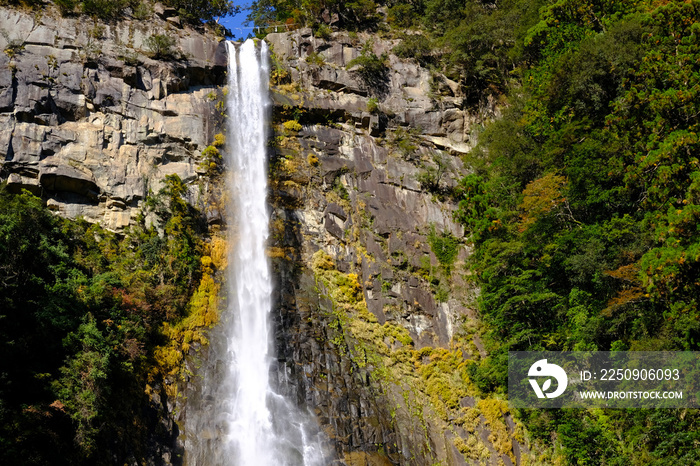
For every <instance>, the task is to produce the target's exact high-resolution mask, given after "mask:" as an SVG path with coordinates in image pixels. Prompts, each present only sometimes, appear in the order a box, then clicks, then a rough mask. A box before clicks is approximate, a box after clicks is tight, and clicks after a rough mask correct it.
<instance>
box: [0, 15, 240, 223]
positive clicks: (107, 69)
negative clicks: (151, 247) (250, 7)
mask: <svg viewBox="0 0 700 466" xmlns="http://www.w3.org/2000/svg"><path fill="white" fill-rule="evenodd" d="M160 13H161V14H160V15H154V16H153V18H152V19H151V20H149V21H148V22H146V21H135V20H134V21H131V20H124V21H120V22H119V23H115V24H105V23H102V22H96V21H93V20H92V19H89V18H85V17H79V18H63V17H61V16H60V15H59V14H58V11H57V10H52V9H50V8H49V9H47V10H44V11H41V12H35V13H33V14H32V13H26V12H22V11H17V10H13V9H8V8H2V9H0V48H1V49H2V50H4V51H5V53H3V54H0V125H1V126H2V132H1V134H0V167H1V171H0V178H2V179H3V180H7V183H8V186H9V187H10V189H13V190H16V191H19V190H21V189H28V190H29V191H31V192H33V193H35V194H40V195H43V196H44V197H45V198H47V200H48V205H49V207H50V208H51V209H53V210H54V211H56V212H57V213H59V214H60V215H62V216H66V217H70V218H75V217H77V216H83V217H85V218H86V219H87V220H89V221H91V222H99V223H101V224H102V225H103V226H105V227H107V228H110V229H112V230H121V229H122V228H123V227H125V226H127V225H128V224H129V223H130V220H131V219H132V218H133V217H134V216H135V215H136V214H137V213H138V211H139V207H140V205H141V203H142V201H143V199H144V198H145V196H146V194H147V193H148V191H149V190H152V191H154V192H157V191H158V189H159V188H160V182H161V180H162V179H163V178H164V177H165V176H166V175H169V174H177V175H179V176H180V178H182V179H183V180H185V181H187V182H189V183H192V182H195V181H198V179H199V178H200V174H201V173H198V159H199V158H200V157H201V151H202V149H204V148H205V147H206V145H207V142H208V141H210V140H211V137H212V135H213V133H214V120H215V118H214V117H213V116H214V115H217V112H216V110H215V108H214V106H215V104H216V102H215V100H216V99H217V94H216V92H217V88H216V86H217V85H220V84H222V83H223V82H224V80H225V76H224V75H225V69H226V68H225V67H226V55H225V50H224V47H223V44H222V43H221V42H220V41H219V40H218V39H217V38H215V37H213V36H212V35H211V34H209V35H205V34H202V33H200V32H198V31H195V30H192V29H189V28H182V27H180V26H179V24H178V20H177V18H175V13H174V12H172V11H166V10H162V9H161V10H160ZM167 18H169V20H166V19H167ZM162 34H167V36H169V37H172V38H174V39H175V42H174V45H173V46H172V48H171V51H172V55H173V57H176V58H177V59H168V60H157V59H152V58H151V56H153V53H152V50H151V48H152V47H149V39H150V38H151V37H153V36H158V35H162ZM195 195H196V190H194V189H193V190H192V196H191V197H192V199H191V201H192V202H193V203H195V202H196V197H195Z"/></svg>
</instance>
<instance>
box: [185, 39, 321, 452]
mask: <svg viewBox="0 0 700 466" xmlns="http://www.w3.org/2000/svg"><path fill="white" fill-rule="evenodd" d="M227 47H228V52H229V67H228V95H227V102H226V104H227V105H226V107H227V110H226V112H227V114H228V126H227V148H228V149H227V150H226V151H225V157H226V162H227V166H228V178H227V187H228V190H229V195H230V199H229V200H228V201H227V216H228V218H229V227H228V229H229V237H230V242H231V248H230V249H231V250H230V253H229V258H228V267H227V277H226V278H227V284H228V289H227V296H228V298H227V305H226V310H225V311H224V312H222V318H221V322H220V323H219V325H218V326H217V327H216V328H215V329H214V330H213V331H212V335H211V338H210V348H209V350H208V351H209V357H208V361H207V362H206V364H205V366H204V367H202V368H201V370H200V371H198V372H199V374H198V375H200V376H201V378H202V379H201V381H200V382H199V384H200V388H199V389H198V390H196V391H193V393H192V395H191V397H192V400H190V396H189V395H188V399H187V402H186V410H187V414H186V416H185V422H184V428H185V459H186V464H188V465H190V466H192V465H198V466H205V465H206V466H210V465H222V466H224V465H231V466H267V465H270V466H285V465H288V466H297V465H303V466H320V465H322V464H325V462H324V458H323V454H322V447H321V441H320V440H319V439H320V435H321V434H320V433H319V428H318V424H317V423H316V421H315V420H314V419H313V417H312V416H311V415H310V414H309V413H308V412H305V411H303V410H301V409H300V408H299V407H298V406H297V405H296V404H295V403H294V402H292V401H290V400H287V399H286V398H285V397H284V396H282V395H280V394H279V393H278V392H277V391H276V389H277V387H274V386H271V383H270V382H271V381H270V370H271V363H272V362H273V357H274V354H273V345H272V342H271V338H270V334H271V328H270V321H269V320H270V319H269V314H270V311H271V307H272V302H271V301H272V299H271V295H272V276H271V272H270V266H269V264H268V259H267V257H266V255H265V248H266V243H267V238H268V234H269V227H268V223H269V213H268V209H267V127H268V118H267V115H268V113H269V111H270V108H269V107H270V102H269V97H268V94H269V92H268V79H269V78H268V75H269V66H268V51H267V46H266V44H265V43H264V42H260V45H259V46H256V42H255V41H253V40H247V41H246V42H245V43H243V44H242V45H240V46H236V45H235V44H234V43H232V42H228V43H227Z"/></svg>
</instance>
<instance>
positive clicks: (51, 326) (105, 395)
mask: <svg viewBox="0 0 700 466" xmlns="http://www.w3.org/2000/svg"><path fill="white" fill-rule="evenodd" d="M184 189H185V188H184V185H183V183H182V181H181V180H180V179H179V178H178V177H177V175H174V176H170V177H168V179H167V181H166V185H165V187H164V188H163V189H162V190H161V191H160V192H159V193H158V194H154V195H153V196H151V197H149V198H148V200H147V201H146V204H147V207H146V209H145V211H144V212H145V213H148V212H151V213H152V215H154V216H155V217H156V218H157V219H158V224H159V225H160V226H161V228H162V230H161V231H160V232H159V231H158V230H157V229H156V228H155V227H154V226H152V225H150V224H149V226H148V227H146V222H145V219H144V218H143V217H142V218H141V219H140V220H139V222H138V223H137V225H135V226H134V227H132V228H130V229H129V230H127V231H126V232H125V233H124V234H122V235H116V234H114V233H111V232H109V231H107V230H104V229H102V228H101V227H100V226H99V225H91V224H89V223H87V222H85V221H84V220H80V221H71V220H63V219H60V218H59V217H56V216H55V215H54V214H52V213H51V212H50V211H49V210H48V209H46V207H45V206H44V205H43V202H42V200H41V199H40V198H37V197H35V196H33V195H32V194H30V193H28V192H25V193H23V194H12V193H9V192H7V190H6V189H5V188H0V282H1V283H2V286H0V320H1V321H2V326H0V335H1V336H2V342H1V343H0V354H2V358H0V380H1V381H2V383H1V384H0V446H1V448H0V462H2V463H3V464H84V463H86V462H87V464H105V463H110V462H111V461H112V459H111V458H113V457H115V456H113V455H116V457H129V456H131V457H141V456H142V455H144V454H145V452H144V451H143V448H144V447H145V445H146V443H147V442H145V441H144V440H147V439H149V438H154V439H156V438H158V435H163V434H164V433H163V432H159V429H160V427H159V422H158V415H159V414H158V412H157V407H154V408H153V410H148V409H146V410H145V411H144V407H147V406H149V401H148V397H147V394H146V393H144V387H147V386H148V384H155V383H162V378H163V376H165V375H168V373H169V372H170V371H175V370H177V369H178V367H179V362H180V359H181V358H182V352H181V351H179V350H181V348H177V347H174V345H177V344H178V343H179V344H188V343H191V342H192V341H193V340H194V341H196V340H197V338H198V336H197V335H193V332H192V330H191V329H190V327H192V328H194V324H195V323H196V324H197V325H198V326H202V323H201V322H195V323H193V322H192V321H193V319H200V320H201V319H206V318H210V317H208V316H207V312H208V311H209V309H208V303H206V302H205V303H202V302H201V301H206V296H204V295H206V283H207V277H208V274H211V272H212V270H211V268H212V261H211V259H210V258H209V256H203V254H204V253H205V252H206V251H207V250H208V249H207V247H206V246H205V245H204V244H203V243H202V239H201V232H202V228H203V226H202V225H201V224H200V221H199V218H200V216H199V215H198V214H197V212H196V211H194V210H193V209H192V208H191V207H190V206H189V205H188V204H187V203H186V202H185V201H184V200H183V197H182V195H183V193H184ZM203 257H204V259H202V258H203ZM209 281H210V280H209ZM198 284H199V289H197V288H198V286H197V285H198ZM203 285H204V286H203ZM195 290H196V292H195ZM193 293H194V296H193V298H192V300H190V296H192V295H193ZM215 311H216V310H215V309H214V312H215ZM185 316H187V318H185ZM167 322H170V323H171V324H172V327H168V326H165V327H163V324H164V323H167ZM188 326H189V327H188ZM169 328H171V329H172V330H171V331H170V332H168V331H164V330H168V329H169ZM188 330H189V332H188ZM186 333H187V337H185V334H186ZM178 358H179V359H178ZM163 440H166V439H163Z"/></svg>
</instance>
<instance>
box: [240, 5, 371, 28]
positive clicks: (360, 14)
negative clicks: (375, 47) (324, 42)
mask: <svg viewBox="0 0 700 466" xmlns="http://www.w3.org/2000/svg"><path fill="white" fill-rule="evenodd" d="M336 15H337V18H338V23H337V24H338V25H339V26H340V27H341V28H343V29H347V30H375V29H376V28H377V27H378V25H379V22H380V21H381V19H382V16H381V15H380V14H379V13H378V12H377V4H376V3H375V2H373V1H372V0H356V1H352V2H341V1H338V0H324V1H317V0H258V1H254V2H252V4H251V6H250V14H249V15H248V20H249V21H251V22H253V24H255V25H256V26H260V27H268V26H270V25H271V24H287V25H294V26H296V27H311V26H313V27H314V28H315V29H316V30H317V31H318V30H322V29H323V25H321V24H322V23H321V24H319V23H318V21H319V19H320V18H322V17H333V16H336ZM324 34H325V32H324Z"/></svg>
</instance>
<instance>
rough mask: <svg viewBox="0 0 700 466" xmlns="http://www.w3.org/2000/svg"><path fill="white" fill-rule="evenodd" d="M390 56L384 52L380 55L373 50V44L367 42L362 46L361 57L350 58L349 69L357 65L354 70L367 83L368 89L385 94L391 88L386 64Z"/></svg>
mask: <svg viewBox="0 0 700 466" xmlns="http://www.w3.org/2000/svg"><path fill="white" fill-rule="evenodd" d="M387 59H388V57H387V55H386V54H382V55H381V57H378V56H377V55H376V54H375V53H374V52H372V51H371V44H369V43H367V44H365V46H364V47H363V48H362V53H361V54H360V56H359V57H357V58H354V59H352V60H350V62H349V63H348V65H347V68H348V69H351V68H354V67H357V69H355V70H354V72H355V73H356V74H357V75H358V76H359V78H360V79H362V81H363V82H364V83H365V86H366V87H367V89H368V91H369V92H370V93H373V94H376V95H383V94H386V92H387V91H388V89H389V86H388V82H389V68H388V67H387V66H386V61H387Z"/></svg>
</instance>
